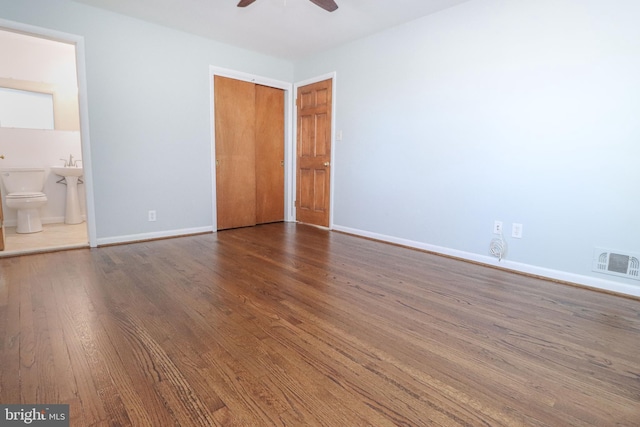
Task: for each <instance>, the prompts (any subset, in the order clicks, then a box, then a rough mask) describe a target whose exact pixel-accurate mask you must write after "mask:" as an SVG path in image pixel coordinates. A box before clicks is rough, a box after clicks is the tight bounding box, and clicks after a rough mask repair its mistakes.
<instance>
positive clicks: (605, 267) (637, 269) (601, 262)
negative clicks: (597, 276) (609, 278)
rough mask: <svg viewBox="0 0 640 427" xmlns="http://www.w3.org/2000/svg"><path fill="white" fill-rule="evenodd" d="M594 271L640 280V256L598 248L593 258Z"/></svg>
mask: <svg viewBox="0 0 640 427" xmlns="http://www.w3.org/2000/svg"><path fill="white" fill-rule="evenodd" d="M593 271H597V272H599V273H605V274H613V275H614V276H621V277H627V278H629V279H635V280H640V255H638V254H630V253H626V254H621V253H617V252H612V251H608V250H606V249H601V248H596V250H595V252H594V256H593Z"/></svg>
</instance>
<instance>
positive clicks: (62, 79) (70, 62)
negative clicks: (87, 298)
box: [0, 20, 95, 257]
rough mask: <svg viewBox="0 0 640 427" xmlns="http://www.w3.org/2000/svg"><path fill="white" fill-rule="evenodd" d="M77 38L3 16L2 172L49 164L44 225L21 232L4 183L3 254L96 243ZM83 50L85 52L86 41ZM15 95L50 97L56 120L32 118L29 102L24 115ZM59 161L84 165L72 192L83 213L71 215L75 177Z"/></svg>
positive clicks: (0, 39) (0, 32)
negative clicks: (59, 167) (5, 19)
mask: <svg viewBox="0 0 640 427" xmlns="http://www.w3.org/2000/svg"><path fill="white" fill-rule="evenodd" d="M78 39H79V38H77V37H76V36H72V35H67V34H64V33H58V32H53V31H49V30H46V29H40V28H36V27H31V26H26V25H22V24H18V23H12V22H8V21H2V20H0V54H1V55H2V57H3V58H5V59H6V61H2V64H0V89H2V88H4V89H3V90H4V91H5V98H4V100H0V173H2V171H3V170H5V171H6V170H9V171H10V170H12V169H25V168H28V169H39V170H44V184H43V189H42V192H43V193H44V194H45V195H46V198H47V202H46V204H45V205H44V206H43V207H42V208H40V209H39V215H40V220H41V222H42V231H40V232H34V233H17V231H16V226H17V224H18V215H17V211H16V209H11V208H8V207H7V204H6V196H7V194H6V193H7V190H6V187H5V185H4V184H3V183H2V182H0V192H1V193H2V204H3V213H4V215H3V216H4V221H3V225H4V230H5V233H4V234H5V236H4V237H5V245H4V250H3V251H0V257H3V256H13V255H19V254H25V253H33V252H46V251H52V250H61V249H71V248H80V247H89V246H95V244H91V243H92V242H95V228H94V227H92V226H91V224H92V222H93V204H92V203H91V200H92V198H89V197H88V196H90V195H91V194H92V193H91V191H88V190H90V183H91V179H90V161H89V160H90V159H89V155H88V147H89V145H88V140H85V139H86V138H88V127H87V125H86V117H87V115H88V114H87V110H86V105H83V104H82V103H81V102H80V99H81V96H82V93H83V91H84V87H85V85H84V73H83V69H82V70H80V69H79V67H78V58H79V56H78V50H79V46H78V43H82V40H81V39H80V40H78ZM80 53H81V54H82V56H81V57H82V58H83V51H82V46H80ZM14 92H15V93H14ZM7 93H8V94H9V95H10V96H11V98H10V99H9V98H7V96H8V95H7ZM16 94H17V95H20V96H23V95H24V96H26V97H27V98H29V97H33V96H32V95H35V97H40V96H41V95H44V98H47V97H50V98H51V101H49V103H48V104H49V105H50V106H51V107H50V108H52V109H53V111H52V116H53V117H52V120H51V124H50V125H48V124H47V120H46V119H45V121H44V122H43V121H42V120H39V119H35V118H34V117H31V115H33V114H35V113H33V111H35V110H36V109H35V108H33V107H26V108H25V110H26V111H28V113H20V109H21V106H22V102H23V101H21V100H19V99H18V98H13V96H14V95H16ZM0 95H2V94H0ZM17 95H16V96H17ZM3 101H4V104H5V106H4V116H2V113H3V110H2V109H3V105H2V103H3ZM25 102H27V101H25ZM45 104H47V103H46V102H45ZM7 105H8V106H9V107H8V111H9V113H7ZM44 109H45V110H46V107H44ZM47 114H48V112H45V113H44V116H45V117H46V116H47ZM3 118H4V120H3ZM42 123H45V124H42ZM81 123H82V124H81ZM85 137H86V138H85ZM56 166H73V167H74V168H75V169H82V172H81V173H82V176H81V177H80V178H79V179H78V182H77V184H75V191H77V193H73V192H72V193H73V194H74V195H75V198H76V199H77V203H75V204H74V207H78V208H79V212H80V216H79V217H78V215H72V216H70V215H68V213H69V212H76V210H75V209H70V208H69V206H68V203H67V201H68V200H71V201H74V202H75V201H76V200H73V199H74V197H69V194H71V193H69V191H70V190H69V188H71V190H73V189H74V181H75V179H76V178H73V177H67V178H65V177H64V176H63V175H60V173H63V174H64V175H66V174H67V173H66V172H67V171H65V170H63V171H62V172H61V171H60V170H55V171H54V170H53V169H52V168H53V167H56ZM72 172H73V173H74V174H77V173H78V172H79V171H78V170H74V171H72ZM0 181H1V180H0ZM69 183H70V185H69ZM87 187H89V188H87ZM88 199H89V202H88Z"/></svg>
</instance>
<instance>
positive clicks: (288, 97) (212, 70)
mask: <svg viewBox="0 0 640 427" xmlns="http://www.w3.org/2000/svg"><path fill="white" fill-rule="evenodd" d="M215 76H220V77H229V78H232V79H236V80H242V81H246V82H250V83H256V84H259V85H263V86H269V87H273V88H276V89H282V90H284V92H285V93H284V165H285V168H284V185H285V188H284V212H285V215H284V220H285V221H286V222H291V221H294V220H295V219H294V218H293V217H292V216H291V215H290V212H291V207H292V206H293V200H294V198H295V191H294V190H295V187H294V185H295V184H294V180H295V169H293V175H292V173H291V172H292V168H291V165H292V164H295V153H294V146H295V140H294V139H293V137H292V135H293V124H292V117H293V114H294V111H295V109H294V108H293V106H294V104H293V97H294V94H295V92H294V91H293V90H292V84H291V83H288V82H284V81H280V80H274V79H271V78H268V77H262V76H258V75H254V74H248V73H244V72H242V71H235V70H230V69H227V68H221V67H216V66H213V65H210V66H209V85H210V87H211V100H210V108H211V112H210V114H209V119H210V120H211V185H212V190H213V192H212V194H213V197H212V208H213V210H212V212H213V219H212V224H213V231H214V232H215V231H217V229H218V210H217V203H216V162H215V157H216V123H215V98H214V94H215V92H214V90H215V88H214V84H213V78H214V77H215ZM294 212H295V210H294Z"/></svg>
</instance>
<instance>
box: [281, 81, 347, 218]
mask: <svg viewBox="0 0 640 427" xmlns="http://www.w3.org/2000/svg"><path fill="white" fill-rule="evenodd" d="M323 80H331V83H332V84H331V167H330V168H329V173H330V174H331V178H330V180H331V183H330V185H329V230H332V229H333V206H334V203H333V200H334V197H333V195H334V188H335V170H336V169H335V167H334V165H335V156H336V150H335V145H336V143H335V135H336V104H337V102H336V86H337V85H336V83H337V73H336V72H335V71H333V72H331V73H327V74H323V75H320V76H316V77H312V78H309V79H306V80H302V81H299V82H297V83H294V84H293V96H294V103H293V105H294V106H295V105H296V104H295V103H296V101H297V99H296V96H297V93H298V88H299V87H301V86H307V85H310V84H313V83H317V82H321V81H323ZM293 115H294V117H293V135H297V134H298V112H297V109H295V108H294V110H293ZM296 139H297V136H296V137H295V138H294V144H293V164H292V167H293V187H292V193H291V195H292V196H293V198H294V200H295V197H296V194H297V193H296V190H297V182H296V173H295V172H296V167H297V165H296V159H297V158H298V157H297V156H298V151H297V148H296V147H297V140H296ZM287 215H290V216H291V218H292V220H293V221H296V208H295V205H294V203H293V201H292V203H291V211H286V212H285V216H287Z"/></svg>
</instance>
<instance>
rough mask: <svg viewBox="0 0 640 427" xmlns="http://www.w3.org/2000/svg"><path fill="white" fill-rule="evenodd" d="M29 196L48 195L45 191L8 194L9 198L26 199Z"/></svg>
mask: <svg viewBox="0 0 640 427" xmlns="http://www.w3.org/2000/svg"><path fill="white" fill-rule="evenodd" d="M27 197H46V195H45V194H44V193H40V192H33V191H24V192H18V193H11V194H7V199H25V198H27Z"/></svg>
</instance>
